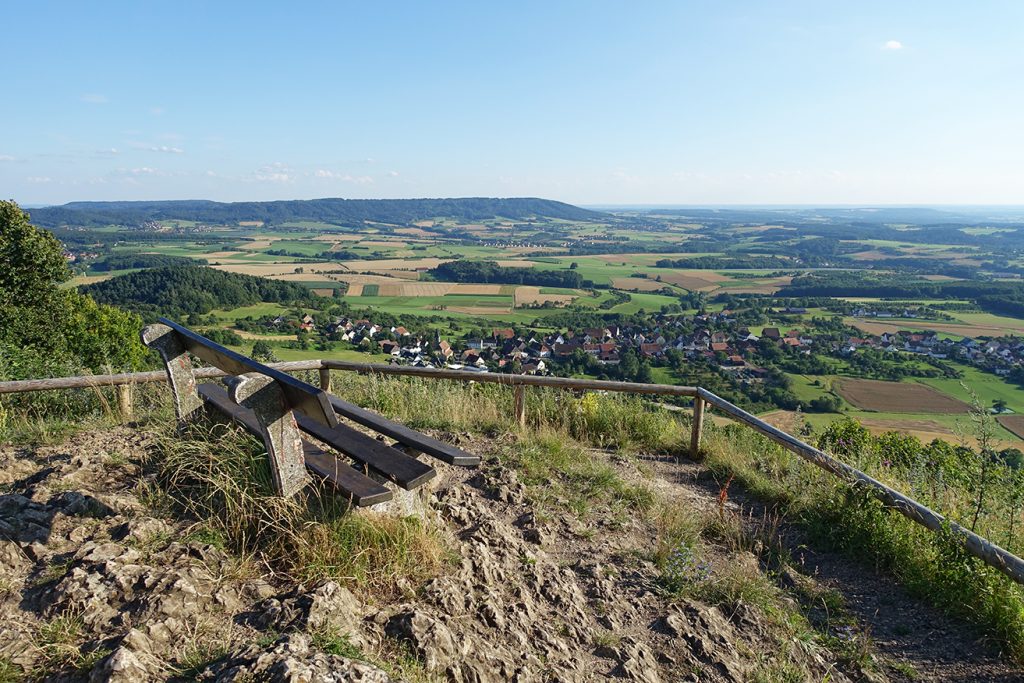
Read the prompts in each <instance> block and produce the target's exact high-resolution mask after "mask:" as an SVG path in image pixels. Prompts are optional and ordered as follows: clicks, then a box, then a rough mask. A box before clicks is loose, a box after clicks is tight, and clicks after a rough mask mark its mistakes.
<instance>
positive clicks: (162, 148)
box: [149, 145, 185, 154]
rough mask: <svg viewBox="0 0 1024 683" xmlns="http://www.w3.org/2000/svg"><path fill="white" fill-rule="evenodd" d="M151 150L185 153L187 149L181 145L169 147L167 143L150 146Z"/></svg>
mask: <svg viewBox="0 0 1024 683" xmlns="http://www.w3.org/2000/svg"><path fill="white" fill-rule="evenodd" d="M149 151H150V152H163V153H165V154H184V153H185V150H183V149H182V148H181V147H168V146H167V145H158V146H155V147H150V148H149Z"/></svg>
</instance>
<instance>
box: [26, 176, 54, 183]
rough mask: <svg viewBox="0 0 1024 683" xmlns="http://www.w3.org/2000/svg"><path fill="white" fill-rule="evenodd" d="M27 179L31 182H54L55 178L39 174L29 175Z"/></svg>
mask: <svg viewBox="0 0 1024 683" xmlns="http://www.w3.org/2000/svg"><path fill="white" fill-rule="evenodd" d="M25 180H26V181H27V182H30V183H52V182H53V178H47V177H46V176H38V175H32V176H29V177H28V178H25Z"/></svg>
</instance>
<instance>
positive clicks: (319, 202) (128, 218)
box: [31, 197, 608, 227]
mask: <svg viewBox="0 0 1024 683" xmlns="http://www.w3.org/2000/svg"><path fill="white" fill-rule="evenodd" d="M31 215H32V221H33V222H34V223H36V224H37V225H40V226H43V227H59V226H62V225H78V226H83V227H90V226H98V225H111V224H113V225H124V224H137V223H143V222H146V221H154V220H171V219H178V220H190V221H196V222H205V223H215V224H231V223H237V222H239V221H254V220H260V221H263V222H264V223H268V224H275V223H285V222H288V221H321V222H325V223H333V224H337V225H353V224H361V223H363V222H364V221H378V222H382V223H396V224H408V223H411V222H413V221H418V220H428V219H432V218H460V219H463V220H488V219H493V218H508V219H513V220H523V219H529V218H547V219H565V220H583V221H594V220H601V219H606V218H608V215H607V214H604V213H601V212H598V211H591V210H589V209H581V208H580V207H578V206H573V205H572V204H567V203H565V202H559V201H555V200H552V199H541V198H538V197H507V198H495V197H455V198H421V199H345V198H340V197H327V198H321V199H287V200H274V201H255V202H215V201H211V200H206V199H195V200H192V199H181V200H177V199H176V200H159V201H96V202H93V201H83V202H69V203H67V204H64V205H61V206H51V207H46V208H42V209H34V210H33V211H32V212H31Z"/></svg>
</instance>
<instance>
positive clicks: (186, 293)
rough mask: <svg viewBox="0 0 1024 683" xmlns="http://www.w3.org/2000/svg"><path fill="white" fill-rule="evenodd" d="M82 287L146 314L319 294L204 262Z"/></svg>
mask: <svg viewBox="0 0 1024 683" xmlns="http://www.w3.org/2000/svg"><path fill="white" fill-rule="evenodd" d="M81 291H82V293H83V294H87V295H89V296H91V297H92V298H93V299H95V300H96V301H98V302H100V303H103V304H111V305H115V306H120V307H122V308H125V309H128V310H130V311H135V312H137V313H140V314H142V315H143V316H148V317H154V316H156V315H158V314H159V315H168V316H181V315H187V314H190V313H209V312H210V311H211V310H213V309H214V308H225V309H231V308H238V307H239V306H251V305H253V304H258V303H261V302H274V303H282V304H293V303H304V304H308V305H312V304H314V303H316V302H317V301H318V300H319V299H320V298H321V297H318V296H317V295H315V294H313V293H312V292H311V291H310V290H309V289H308V288H306V287H303V286H302V285H300V284H296V283H294V282H283V281H280V280H269V279H267V278H262V277H255V276H252V275H241V274H239V273H226V272H223V271H219V270H214V269H212V268H205V267H203V266H184V267H164V268H153V269H150V270H142V271H139V272H137V273H128V274H126V275H120V276H118V277H115V278H111V279H109V280H106V281H104V282H96V283H94V284H91V285H86V286H84V287H82V288H81Z"/></svg>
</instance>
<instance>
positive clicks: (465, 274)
mask: <svg viewBox="0 0 1024 683" xmlns="http://www.w3.org/2000/svg"><path fill="white" fill-rule="evenodd" d="M427 273H428V274H429V275H430V277H432V278H433V279H435V280H440V281H442V282H482V283H484V284H501V285H533V286H535V287H568V288H573V289H580V288H584V287H593V286H594V283H593V282H591V281H590V280H585V279H583V276H582V275H580V274H579V273H577V272H576V271H575V270H573V269H569V270H538V269H536V268H507V267H504V266H499V265H498V264H497V263H495V262H494V261H467V260H464V259H460V260H458V261H449V262H448V263H442V264H441V265H439V266H437V267H436V268H432V269H430V270H428V271H427Z"/></svg>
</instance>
